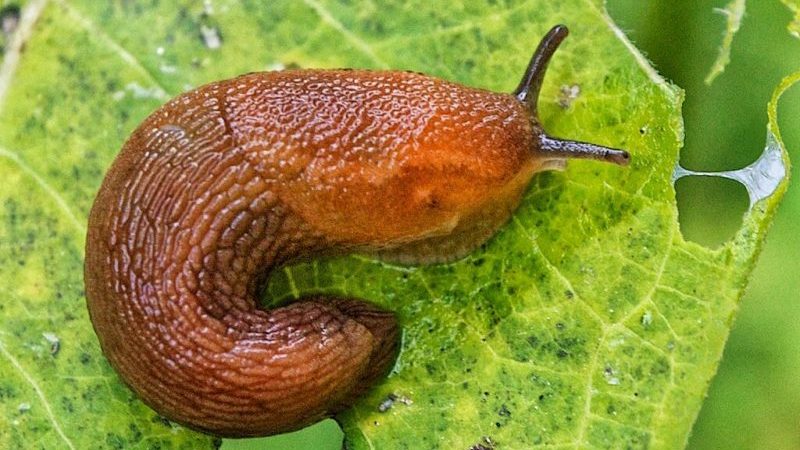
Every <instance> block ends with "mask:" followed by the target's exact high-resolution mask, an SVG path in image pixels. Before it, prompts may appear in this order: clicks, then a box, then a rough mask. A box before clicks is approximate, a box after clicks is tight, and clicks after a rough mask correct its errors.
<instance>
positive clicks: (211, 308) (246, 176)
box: [85, 26, 629, 437]
mask: <svg viewBox="0 0 800 450" xmlns="http://www.w3.org/2000/svg"><path fill="white" fill-rule="evenodd" d="M566 35H567V28H566V27H564V26H557V27H555V28H553V29H552V30H551V31H550V32H549V34H547V36H546V37H545V38H544V39H543V40H542V42H541V44H539V47H538V49H537V50H536V52H535V54H534V55H533V57H532V59H531V62H530V64H529V65H528V68H527V70H526V72H525V76H524V77H523V79H522V81H521V83H520V85H519V87H517V89H516V91H515V92H514V93H513V94H500V93H493V92H488V91H485V90H480V89H473V88H469V87H465V86H461V85H458V84H454V83H451V82H448V81H444V80H440V79H436V78H431V77H427V76H424V75H420V74H416V73H410V72H400V71H367V70H287V71H280V72H262V73H251V74H247V75H242V76H240V77H237V78H233V79H230V80H225V81H219V82H215V83H211V84H208V85H205V86H203V87H200V88H198V89H195V90H193V91H191V92H187V93H184V94H181V95H179V96H178V97H176V98H174V99H172V100H171V101H169V102H168V103H167V104H166V105H164V106H162V107H161V108H159V109H158V110H157V111H155V112H154V113H153V114H151V115H150V116H149V117H148V118H147V119H145V121H144V122H143V123H142V124H141V125H140V126H139V127H138V128H137V129H136V131H134V132H133V134H132V135H131V136H130V138H129V139H128V141H127V142H126V143H125V145H124V147H123V148H122V150H121V152H120V154H119V155H118V156H117V158H116V160H115V161H114V163H113V165H112V166H111V168H110V169H109V171H108V174H107V175H106V177H105V179H104V181H103V184H102V186H101V187H100V190H99V193H98V194H97V198H96V200H95V202H94V205H93V207H92V210H91V213H90V216H89V226H88V236H87V242H86V265H85V282H86V297H87V302H88V308H89V313H90V316H91V320H92V324H93V325H94V329H95V331H96V333H97V336H98V338H99V340H100V345H101V347H102V349H103V352H104V353H105V355H106V357H107V358H108V360H109V361H110V363H111V365H112V366H113V367H114V368H115V369H116V370H117V372H119V374H120V376H121V377H122V379H123V380H124V381H125V382H126V383H127V384H128V385H129V386H130V387H131V388H132V389H133V390H134V391H135V392H136V393H137V394H138V395H139V397H141V399H142V400H143V401H144V402H145V403H147V404H148V405H149V406H150V407H152V408H153V409H154V410H156V411H157V412H158V413H159V414H161V415H163V416H164V417H166V418H168V419H170V420H174V421H176V422H179V423H181V424H184V425H186V426H188V427H191V428H194V429H196V430H201V431H204V432H208V433H212V434H215V435H219V436H230V437H241V436H262V435H270V434H276V433H283V432H287V431H291V430H296V429H298V428H301V427H303V426H306V425H309V424H311V423H313V422H316V421H318V420H320V419H322V418H324V417H328V416H331V415H333V414H335V413H336V412H337V411H340V410H342V409H343V408H346V407H348V406H349V405H351V404H352V403H353V402H354V401H355V400H356V399H357V398H358V396H359V395H361V394H362V393H364V392H365V391H366V390H367V389H369V388H370V386H371V385H372V384H374V383H375V382H376V381H377V380H379V379H380V378H381V377H383V376H384V375H385V374H386V373H387V372H388V371H389V369H390V368H391V366H392V364H393V362H394V358H395V355H396V352H397V348H398V343H399V339H398V335H399V333H398V325H397V322H396V320H395V317H394V316H393V314H392V313H390V312H387V311H384V310H381V309H379V308H377V307H375V306H372V305H370V304H369V303H366V302H363V301H361V300H357V299H352V298H338V297H329V296H311V297H307V298H304V299H302V300H299V301H297V302H294V303H291V304H288V305H286V306H283V307H279V308H276V309H272V310H263V309H259V308H258V307H257V306H256V304H257V303H258V302H257V299H258V294H259V289H260V287H261V286H262V284H263V283H264V281H265V280H266V279H267V276H268V274H269V273H270V272H271V271H272V270H274V269H275V268H277V267H281V266H283V265H285V264H288V263H291V262H293V261H297V260H301V259H308V258H314V257H318V256H320V255H329V254H341V253H343V252H360V253H366V254H372V255H376V256H378V257H380V258H383V259H387V260H391V261H399V262H402V263H408V264H412V263H433V262H446V261H452V260H455V259H458V258H460V257H462V256H464V255H466V254H467V253H469V252H470V251H471V250H473V249H474V248H475V247H477V246H479V245H480V244H482V243H483V242H485V241H486V240H487V239H488V238H489V237H490V236H491V235H492V234H493V233H494V232H495V231H496V230H497V229H498V228H499V227H500V226H501V225H503V224H504V223H505V222H506V221H507V219H508V218H509V216H510V215H511V213H512V212H513V211H514V209H515V208H516V207H517V205H518V203H519V202H520V198H521V196H522V193H523V191H524V190H525V188H526V186H527V184H528V182H529V180H530V179H531V177H532V175H533V174H534V173H536V172H537V171H541V170H545V169H550V168H558V167H559V166H562V165H563V162H564V160H565V159H566V158H594V159H600V160H605V161H610V162H613V163H616V164H627V162H628V159H629V156H628V153H627V152H624V151H620V150H614V149H610V148H605V147H600V146H597V145H593V144H587V143H582V142H574V141H566V140H559V139H556V138H553V137H550V136H548V135H546V134H545V133H544V131H543V130H542V126H541V124H540V123H539V120H538V118H537V112H536V101H537V97H538V95H539V90H540V88H541V85H542V79H543V77H544V74H545V69H546V67H547V64H548V62H549V60H550V58H551V56H552V55H553V53H554V52H555V50H556V48H557V47H558V46H559V44H560V43H561V41H562V40H563V39H564V38H565V37H566Z"/></svg>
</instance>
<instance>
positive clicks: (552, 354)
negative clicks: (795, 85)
mask: <svg viewBox="0 0 800 450" xmlns="http://www.w3.org/2000/svg"><path fill="white" fill-rule="evenodd" d="M496 3H497V2H491V1H488V0H487V1H486V2H463V3H451V4H449V5H448V7H447V8H441V7H436V6H432V5H431V4H430V2H422V1H414V2H397V3H396V4H385V5H383V4H382V5H380V6H379V5H377V4H376V3H373V2H354V3H352V4H351V3H349V2H330V1H321V0H319V1H316V0H306V1H305V2H290V1H281V2H270V3H269V6H266V5H265V4H264V3H261V2H255V1H240V2H233V1H231V2H204V3H200V2H191V1H189V0H184V1H179V2H148V3H144V2H96V1H91V0H71V1H67V0H61V1H50V2H48V1H46V0H29V1H28V2H26V3H25V4H24V5H25V7H24V9H23V14H22V19H21V20H20V23H19V27H18V29H17V35H16V36H17V38H15V39H16V41H15V40H14V39H11V40H10V42H9V45H7V46H5V49H6V50H5V54H4V60H3V65H2V68H0V174H1V175H2V177H3V181H4V182H3V184H2V186H0V201H2V212H0V220H1V221H2V225H0V265H1V267H2V269H1V270H0V277H2V281H3V282H2V283H1V284H0V286H1V287H0V296H1V298H2V300H1V301H0V375H1V376H0V447H2V448H32V447H41V448H73V449H84V448H157V447H161V448H212V447H214V446H215V445H218V442H217V441H215V440H214V439H212V438H209V437H207V436H204V435H201V434H198V433H194V432H191V431H189V430H185V429H183V428H182V427H179V426H176V425H173V424H171V423H169V422H167V421H165V420H163V419H160V418H159V417H158V416H157V415H156V414H155V413H154V412H152V411H151V410H150V409H149V408H147V407H145V406H144V405H143V404H141V403H140V402H139V401H138V400H137V399H136V398H135V396H134V395H133V394H132V393H131V392H130V391H129V390H128V389H127V388H125V387H124V385H123V384H122V383H121V382H120V381H119V379H118V378H117V377H116V375H115V374H114V373H113V371H112V370H111V368H110V367H109V366H108V364H107V363H106V362H105V359H104V358H103V356H102V354H101V352H100V350H99V346H98V345H97V341H96V338H95V336H94V334H93V332H92V328H91V324H90V323H89V320H88V317H87V314H86V309H85V306H84V302H85V299H84V292H83V281H82V265H83V245H84V235H85V220H86V215H87V212H88V210H89V207H90V205H91V202H92V200H93V198H94V194H95V192H96V190H97V188H98V186H99V184H100V181H101V179H102V176H103V173H104V171H105V169H106V168H107V167H108V165H109V164H110V162H111V161H112V160H113V158H114V156H115V154H116V152H117V150H118V149H119V148H120V146H121V145H122V142H123V141H124V139H125V138H126V137H127V136H128V134H129V133H130V132H131V131H132V130H133V128H134V127H135V126H136V125H137V124H138V123H139V122H140V121H141V120H142V119H143V118H144V117H146V116H147V114H149V113H150V112H151V111H152V110H153V109H154V108H156V107H157V106H158V105H160V104H161V103H162V102H163V101H164V100H165V99H166V98H168V97H170V96H172V95H174V94H177V93H179V92H181V91H183V90H185V89H188V88H190V87H193V86H197V85H199V84H201V83H204V82H208V81H211V80H215V79H221V78H227V77H232V76H235V75H237V74H240V73H244V72H248V71H253V70H263V69H267V68H276V67H286V66H294V65H297V66H300V67H371V68H397V69H413V70H418V71H424V72H427V73H429V74H432V75H437V76H441V77H444V78H448V79H451V80H457V81H460V82H462V83H464V84H467V85H472V86H480V87H485V88H490V89H493V90H504V91H509V90H511V89H512V88H513V87H514V86H515V85H516V82H517V81H518V78H519V77H520V76H521V73H522V70H523V69H524V67H525V65H526V63H527V58H528V57H529V55H530V53H531V52H532V50H533V48H534V47H535V45H536V43H537V42H538V39H539V38H540V37H541V36H542V35H543V34H544V32H545V31H546V30H547V29H548V28H549V27H550V26H551V25H553V24H555V23H559V22H563V23H566V24H568V25H569V26H570V27H571V29H572V37H571V38H570V39H569V40H568V41H567V42H566V43H565V45H564V48H563V49H562V50H560V51H559V53H558V54H557V55H556V57H555V59H554V61H553V63H552V67H551V70H550V73H549V74H548V77H547V80H546V84H545V87H544V90H543V93H542V99H541V103H540V110H541V115H542V119H543V121H544V123H545V126H546V128H547V129H548V130H549V131H550V132H551V133H552V134H555V135H560V136H564V137H568V138H572V139H582V140H588V141H592V142H597V143H601V144H606V145H614V146H619V147H624V148H627V149H629V150H630V151H631V152H632V154H633V158H634V159H633V164H632V165H631V167H629V168H627V169H622V168H617V167H610V166H603V165H600V164H598V163H593V162H575V163H572V164H571V165H570V167H569V169H568V170H567V171H566V172H564V173H545V174H541V175H539V176H537V177H536V178H535V179H534V182H533V185H532V186H531V189H530V191H529V192H528V194H527V197H526V198H525V201H524V203H523V205H522V207H521V208H520V210H519V211H518V213H517V214H516V215H515V216H514V219H513V220H512V221H511V222H510V223H509V224H508V226H507V227H505V228H504V229H503V230H502V231H501V232H500V233H499V234H498V235H497V236H496V237H495V238H494V239H493V240H491V241H490V242H489V244H488V245H486V246H485V248H482V249H481V250H480V251H477V252H475V253H474V254H473V255H470V256H469V257H468V258H466V259H465V260H463V261H460V262H457V263H454V264H449V265H436V266H425V267H397V266H390V265H386V264H382V263H380V262H375V261H372V260H368V259H364V258H362V257H357V256H353V257H347V258H340V259H336V260H328V261H318V262H314V263H311V264H305V265H300V266H296V267H292V268H290V269H286V270H284V271H278V272H276V274H275V276H274V277H273V278H274V279H273V280H272V284H271V285H270V289H269V292H270V294H271V298H272V299H284V298H287V297H294V296H297V295H299V294H302V293H307V292H337V293H347V294H351V295H354V296H358V297H363V298H367V299H371V300H373V301H376V302H378V303H380V304H382V305H385V306H386V307H387V308H389V309H392V310H394V311H397V313H398V315H399V316H400V318H401V321H402V325H403V329H404V341H403V350H402V353H401V355H400V357H399V359H398V363H397V365H396V367H395V370H394V372H393V373H392V375H391V376H390V377H389V378H388V379H387V380H386V382H384V383H383V384H381V385H380V386H378V387H377V388H376V389H375V390H374V391H373V392H372V393H371V394H370V395H369V396H367V397H366V398H364V399H363V400H362V401H360V402H359V403H358V405H357V406H356V407H355V408H354V409H352V410H350V411H348V412H346V413H344V414H342V415H341V417H339V420H341V422H342V423H343V425H344V429H345V432H346V435H347V437H346V440H347V445H348V446H349V447H350V448H354V449H362V448H380V449H383V448H389V449H392V448H411V449H416V448H426V449H427V448H443V449H450V448H455V449H458V448H464V449H466V448H469V447H470V446H473V445H483V446H484V447H491V446H492V445H493V444H492V443H496V444H497V446H498V447H499V448H509V449H511V448H531V447H534V446H537V445H547V446H551V447H553V446H555V447H559V446H563V447H569V448H574V447H576V446H577V447H584V446H593V447H603V448H605V447H612V448H618V447H623V446H630V447H654V448H672V447H679V446H681V445H683V443H684V442H685V440H686V436H687V434H688V432H689V430H690V427H691V424H692V422H693V420H694V417H695V416H696V414H697V412H698V409H699V407H700V404H701V401H702V399H703V396H704V394H705V390H706V387H707V385H708V382H709V380H710V378H711V377H712V375H713V373H714V371H715V370H716V367H717V363H718V361H719V358H720V356H721V352H722V348H723V345H724V342H725V339H726V337H727V335H728V331H729V327H730V323H731V321H732V320H733V315H734V312H735V310H736V306H737V302H738V299H739V297H740V295H741V293H742V290H743V289H744V286H745V284H746V281H747V276H748V274H749V272H750V270H751V268H752V265H753V262H754V259H755V257H756V255H757V254H758V251H759V249H760V246H761V242H762V239H763V237H764V233H765V230H766V228H767V226H768V224H769V222H770V220H771V217H772V215H773V213H774V209H775V207H776V206H777V203H778V201H779V200H780V197H781V195H782V193H783V191H784V190H785V187H786V180H783V181H782V182H781V183H780V184H779V185H778V188H777V190H776V191H775V192H773V193H771V194H770V195H769V196H767V197H766V198H765V199H764V200H761V201H759V202H758V203H757V204H756V205H755V206H754V208H753V209H751V211H750V212H749V213H748V214H747V216H746V218H745V221H744V224H743V226H742V229H741V230H740V231H739V233H738V234H737V235H736V237H735V238H734V239H733V240H732V241H731V242H730V243H728V244H726V245H725V246H724V247H722V248H720V249H717V250H709V249H706V248H703V247H700V246H698V245H694V244H691V243H687V242H685V241H684V240H683V238H682V237H681V235H680V232H679V229H678V223H677V212H676V207H675V199H674V190H673V187H672V172H673V168H674V167H675V165H676V162H677V155H678V149H679V148H680V145H681V139H682V122H681V116H680V102H681V95H682V94H681V92H680V90H679V89H677V88H675V87H673V86H671V85H669V84H667V83H666V82H665V81H664V80H663V79H661V78H660V77H659V76H658V75H657V74H656V73H655V72H654V71H653V69H652V68H651V67H650V66H649V65H648V64H647V62H646V61H645V59H644V58H643V57H642V56H641V55H640V54H639V53H638V51H636V49H635V48H633V46H632V45H631V44H630V43H629V42H628V41H627V40H626V39H625V37H624V35H623V34H622V33H621V32H620V31H619V30H618V29H617V28H616V27H615V26H614V24H613V23H612V22H611V20H610V19H609V18H608V16H607V14H606V13H605V9H604V5H603V2H602V1H601V0H580V1H579V0H567V1H562V2H552V1H531V2H526V3H520V4H516V3H514V4H502V5H500V6H497V5H495V4H496ZM501 3H502V2H501ZM209 33H210V34H209ZM214 33H217V35H218V36H219V37H221V39H222V41H221V46H220V47H219V48H212V47H215V45H213V43H212V40H213V39H212V40H210V39H211V38H213V35H214ZM23 49H24V51H22V50H23ZM796 79H797V77H795V78H792V79H788V80H787V82H786V83H785V85H782V86H781V87H780V89H779V91H778V92H777V93H776V99H775V100H774V101H773V104H772V109H771V110H770V117H769V124H770V141H769V142H771V143H773V145H774V146H777V147H775V148H779V149H780V151H781V152H783V147H782V144H781V141H780V138H779V134H778V132H777V128H776V125H775V112H774V111H775V103H776V102H777V96H778V95H780V93H781V92H783V90H785V89H786V88H787V87H788V86H789V85H790V84H791V83H792V82H794V81H796ZM782 155H783V158H784V159H785V152H784V153H782ZM787 164H788V161H787ZM390 395H391V396H394V398H396V399H397V400H395V401H394V402H393V403H391V408H389V409H388V410H386V411H384V412H380V411H379V405H381V404H382V403H385V401H386V399H387V398H389V397H390Z"/></svg>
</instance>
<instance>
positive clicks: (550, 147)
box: [539, 133, 631, 166]
mask: <svg viewBox="0 0 800 450" xmlns="http://www.w3.org/2000/svg"><path fill="white" fill-rule="evenodd" d="M539 144H540V147H539V151H540V152H541V153H542V157H544V158H548V157H550V158H554V159H561V160H564V159H596V160H599V161H606V162H610V163H614V164H617V165H620V166H627V165H628V164H629V163H630V162H631V155H630V154H629V153H628V152H626V151H625V150H618V149H616V148H610V147H603V146H602V145H597V144H590V143H588V142H580V141H570V140H566V139H556V138H553V137H550V136H547V135H546V134H544V133H542V134H541V135H540V136H539Z"/></svg>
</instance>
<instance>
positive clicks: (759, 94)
mask: <svg viewBox="0 0 800 450" xmlns="http://www.w3.org/2000/svg"><path fill="white" fill-rule="evenodd" d="M608 3H609V4H608V8H609V11H610V14H611V16H612V17H613V18H614V19H615V20H616V21H617V23H618V24H619V25H620V27H621V28H622V29H623V30H625V31H626V32H627V34H628V36H630V38H631V40H633V41H634V43H636V45H637V46H638V47H639V48H640V49H641V50H642V51H643V52H644V53H645V55H647V57H648V58H649V59H650V60H651V61H652V62H653V64H654V65H655V67H656V68H657V69H658V71H659V72H660V73H661V74H662V75H664V76H665V77H666V78H668V79H670V80H672V81H673V82H674V83H675V84H677V85H678V86H680V87H682V88H683V89H684V90H685V91H686V101H685V103H684V109H683V111H684V120H685V128H686V144H685V147H684V149H683V150H682V154H681V163H682V165H683V166H684V167H686V168H689V169H694V170H711V171H713V170H727V169H736V168H740V167H743V166H746V165H747V164H749V163H751V162H752V161H753V160H754V159H756V158H757V157H758V156H759V155H760V153H761V151H762V149H763V147H764V143H765V138H766V134H765V132H766V123H767V111H766V107H767V102H768V101H769V99H770V97H771V95H772V92H773V90H774V88H775V87H776V86H777V84H778V83H779V82H780V80H781V78H783V77H784V76H786V75H788V74H789V73H791V72H793V71H796V70H800V39H797V38H794V37H792V36H790V35H789V33H788V32H787V31H786V26H787V24H788V23H789V22H790V20H791V19H792V14H791V12H790V11H789V9H788V8H787V7H786V6H784V5H783V4H782V3H781V2H780V1H778V0H750V1H749V2H748V3H747V13H746V15H745V17H744V19H743V21H742V26H741V30H740V31H739V33H737V34H736V36H735V37H734V40H733V46H732V52H731V63H730V64H729V66H728V67H727V69H726V71H725V72H724V73H723V74H722V75H720V76H719V77H718V78H717V79H716V80H715V81H714V83H713V84H712V85H711V86H707V85H706V84H705V83H704V79H705V77H706V75H707V74H708V72H709V70H710V68H711V66H712V64H713V61H714V59H715V58H716V56H717V52H718V48H719V46H720V44H721V42H722V36H723V33H724V30H725V23H726V19H725V16H724V15H722V14H721V13H719V12H715V9H717V8H723V7H724V6H726V4H727V3H728V0H723V1H708V0H609V2H608ZM779 113H780V123H781V131H782V134H783V137H784V140H785V142H786V145H787V147H788V148H789V150H790V153H791V155H792V157H793V158H794V160H795V162H797V161H800V88H795V89H793V90H791V91H790V92H789V93H788V94H787V95H786V96H785V97H784V99H783V101H782V102H781V105H780V108H779ZM798 167H800V164H796V165H795V168H794V169H793V170H792V175H793V177H794V180H795V182H794V183H793V184H792V185H791V186H790V188H789V192H788V193H787V195H786V197H785V199H784V203H783V205H781V209H780V211H779V213H778V215H777V217H776V220H775V223H774V225H773V227H772V230H771V232H770V235H769V238H768V241H767V245H766V247H765V248H764V252H763V254H762V255H761V259H760V261H759V263H758V266H757V268H756V270H755V273H754V274H753V278H752V281H751V284H750V286H749V288H748V290H747V294H746V295H745V297H744V299H743V300H742V304H741V311H740V313H739V316H738V319H737V321H736V324H735V326H734V329H733V332H732V334H731V337H730V340H729V342H728V345H727V348H726V350H725V355H724V358H723V361H722V364H721V365H720V368H719V373H718V375H717V377H716V378H715V379H714V380H713V382H712V384H711V387H710V389H709V393H708V400H707V401H706V403H705V404H704V406H703V409H702V411H701V413H700V417H699V418H698V420H697V423H696V425H695V427H694V431H693V433H692V436H691V438H690V440H689V448H690V449H800V326H798V324H800V301H799V300H800V295H799V293H800V259H799V258H798V252H797V249H798V244H797V240H796V237H797V236H798V235H800V220H798V218H800V183H798V182H797V180H798V175H800V173H798V169H797V168H798ZM676 188H677V192H678V206H679V211H680V217H681V228H682V230H683V233H684V235H685V236H686V238H687V239H689V240H692V241H695V242H698V243H700V244H703V245H707V246H710V247H717V246H719V245H720V244H722V243H723V242H725V241H726V240H728V239H729V238H730V237H731V236H732V235H733V233H734V231H735V230H736V229H738V228H739V225H740V222H741V217H742V214H743V213H744V211H745V209H746V208H747V194H746V191H745V190H744V188H743V187H742V186H740V185H738V184H736V183H734V182H730V181H727V180H722V179H718V178H699V177H692V178H688V179H683V180H681V181H680V182H679V183H678V185H677V186H676ZM340 445H341V432H340V431H339V430H338V427H337V426H336V424H335V423H334V422H333V421H330V420H329V421H326V422H324V423H322V424H320V425H317V426H314V427H311V428H310V429H306V430H303V431H301V432H298V433H293V434H291V435H286V436H278V437H275V438H269V439H260V440H240V441H226V442H225V444H224V446H223V449H224V450H246V449H265V450H284V449H293V450H294V449H296V450H306V449H308V450H311V449H313V450H338V449H339V448H340Z"/></svg>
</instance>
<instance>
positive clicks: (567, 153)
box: [513, 25, 631, 166]
mask: <svg viewBox="0 0 800 450" xmlns="http://www.w3.org/2000/svg"><path fill="white" fill-rule="evenodd" d="M567 35H569V29H568V28H567V27H566V26H565V25H556V26H554V27H553V28H551V29H550V31H549V32H548V33H547V34H546V35H545V37H544V38H543V39H542V41H541V42H540V43H539V46H538V47H537V48H536V51H535V52H534V53H533V56H532V57H531V60H530V62H529V63H528V67H527V68H526V69H525V74H524V75H523V76H522V80H520V82H519V85H518V86H517V88H516V89H515V90H514V92H513V94H514V96H515V97H516V98H517V100H519V101H520V102H522V103H524V104H525V106H526V107H527V108H528V111H530V113H531V115H532V116H533V117H534V118H536V120H537V122H538V117H537V115H538V114H537V113H538V101H539V93H540V92H541V90H542V83H543V82H544V75H545V73H546V72H547V65H548V64H549V63H550V60H551V59H552V58H553V55H554V54H555V52H556V50H557V49H558V47H559V46H560V45H561V43H562V42H564V39H566V37H567ZM538 143H539V148H538V150H539V151H540V152H542V153H543V154H544V155H545V156H550V157H552V158H553V159H554V160H564V159H596V160H600V161H605V162H610V163H613V164H617V165H620V166H626V165H628V164H629V163H630V160H631V157H630V154H629V153H628V152H626V151H625V150H619V149H615V148H610V147H603V146H601V145H596V144H590V143H588V142H580V141H571V140H567V139H558V138H555V137H551V136H548V135H547V134H545V133H544V132H543V131H540V135H539V142H538Z"/></svg>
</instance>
